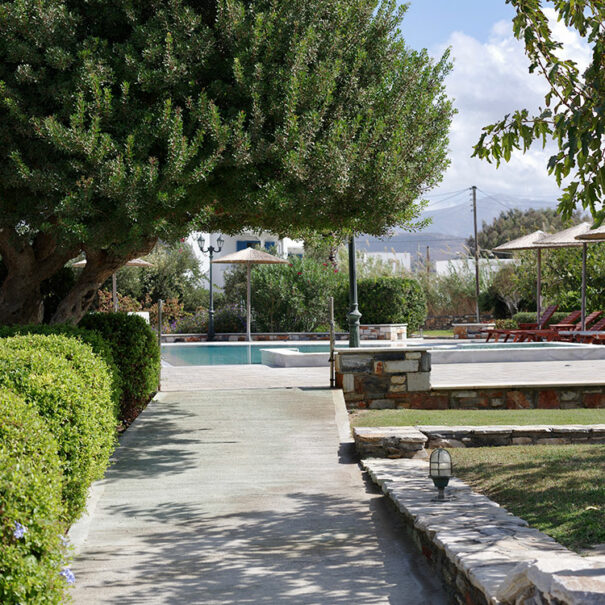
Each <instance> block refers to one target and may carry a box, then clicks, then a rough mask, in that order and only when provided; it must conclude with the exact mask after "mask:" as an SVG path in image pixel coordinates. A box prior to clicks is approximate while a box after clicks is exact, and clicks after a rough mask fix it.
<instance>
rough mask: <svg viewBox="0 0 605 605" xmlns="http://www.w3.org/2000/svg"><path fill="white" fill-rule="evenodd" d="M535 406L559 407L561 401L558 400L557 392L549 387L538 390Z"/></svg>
mask: <svg viewBox="0 0 605 605" xmlns="http://www.w3.org/2000/svg"><path fill="white" fill-rule="evenodd" d="M537 407H538V408H539V409H541V410H556V409H559V408H560V407H561V402H560V401H559V393H558V392H557V391H554V390H551V389H549V390H548V391H539V392H538V404H537Z"/></svg>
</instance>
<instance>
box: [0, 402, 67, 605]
mask: <svg viewBox="0 0 605 605" xmlns="http://www.w3.org/2000/svg"><path fill="white" fill-rule="evenodd" d="M61 483H62V475H61V462H60V460H59V456H58V454H57V442H56V441H55V440H54V438H53V437H52V435H51V434H50V432H49V430H48V428H47V427H46V425H45V423H44V421H43V420H42V419H41V418H40V417H39V416H38V414H37V413H36V410H35V409H34V408H33V407H32V406H30V405H27V404H26V403H25V402H24V401H23V400H22V399H21V398H19V397H17V396H16V395H14V394H13V393H10V392H8V391H0V512H1V514H0V550H1V552H2V556H0V603H7V604H8V603H14V604H17V603H49V604H53V603H61V602H63V599H64V589H65V587H66V583H65V580H64V579H63V578H62V577H61V576H60V575H59V572H60V571H61V567H62V566H63V563H64V557H65V548H64V547H63V545H62V543H61V538H60V535H61V531H62V529H63V528H62V526H61V523H60V522H59V519H60V517H61V513H62V507H61ZM17 524H20V525H21V526H23V527H24V528H25V529H26V530H27V531H26V532H25V533H24V534H23V535H22V536H21V537H19V534H18V533H15V530H16V529H17V528H18V527H19V525H17Z"/></svg>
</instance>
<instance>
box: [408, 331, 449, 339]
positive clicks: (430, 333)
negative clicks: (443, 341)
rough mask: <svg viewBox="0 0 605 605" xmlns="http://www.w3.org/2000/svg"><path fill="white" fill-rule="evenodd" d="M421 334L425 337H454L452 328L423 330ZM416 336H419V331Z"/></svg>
mask: <svg viewBox="0 0 605 605" xmlns="http://www.w3.org/2000/svg"><path fill="white" fill-rule="evenodd" d="M422 335H423V336H425V337H427V338H454V332H453V331H452V330H423V331H422ZM416 336H420V332H418V333H417V334H416Z"/></svg>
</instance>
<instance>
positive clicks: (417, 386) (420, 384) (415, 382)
mask: <svg viewBox="0 0 605 605" xmlns="http://www.w3.org/2000/svg"><path fill="white" fill-rule="evenodd" d="M430 390H431V375H430V373H429V372H416V373H410V374H408V391H430Z"/></svg>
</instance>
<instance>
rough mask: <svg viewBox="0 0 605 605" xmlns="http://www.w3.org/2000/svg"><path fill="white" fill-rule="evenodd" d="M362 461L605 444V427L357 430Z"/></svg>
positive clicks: (476, 427) (382, 428) (356, 436)
mask: <svg viewBox="0 0 605 605" xmlns="http://www.w3.org/2000/svg"><path fill="white" fill-rule="evenodd" d="M353 437H354V439H355V448H356V450H357V452H358V454H359V455H360V456H361V457H362V458H366V457H374V458H419V459H422V458H427V457H428V455H427V452H426V450H425V447H427V448H429V449H433V448H436V447H446V448H455V447H491V446H507V445H562V444H571V443H605V424H594V425H540V426H475V427H464V426H416V427H412V426H393V427H389V426H387V427H355V428H354V429H353Z"/></svg>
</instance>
